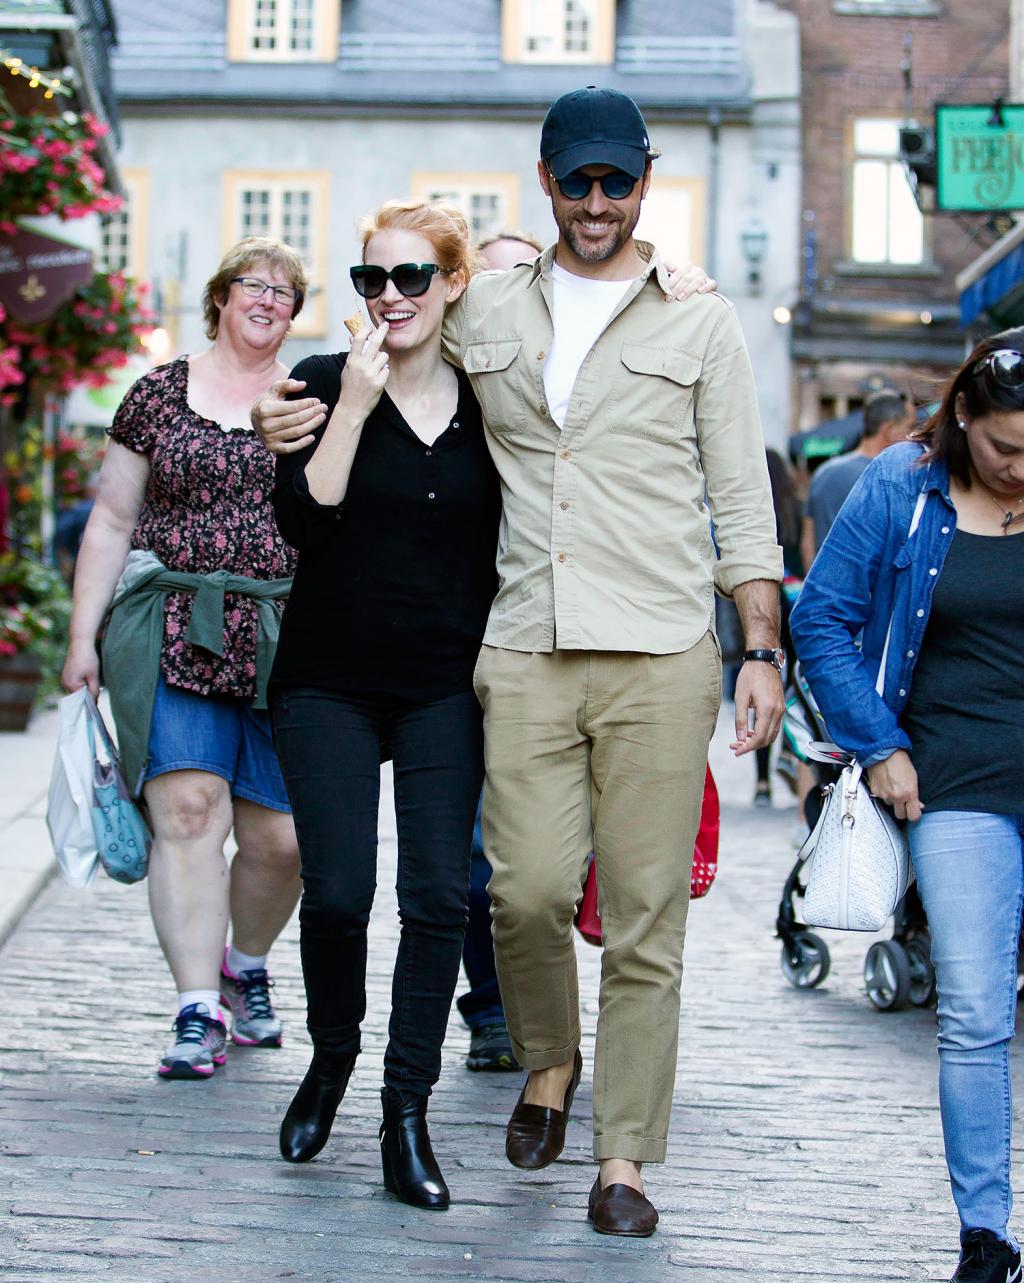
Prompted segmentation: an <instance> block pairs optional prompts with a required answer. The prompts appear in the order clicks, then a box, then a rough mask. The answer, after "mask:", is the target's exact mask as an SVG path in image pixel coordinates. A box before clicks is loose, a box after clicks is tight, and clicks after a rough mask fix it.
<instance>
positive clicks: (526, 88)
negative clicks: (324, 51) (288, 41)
mask: <svg viewBox="0 0 1024 1283" xmlns="http://www.w3.org/2000/svg"><path fill="white" fill-rule="evenodd" d="M739 4H740V0H703V3H701V4H697V3H695V0H618V3H617V5H616V10H617V17H616V50H615V63H614V65H612V66H600V67H597V66H595V67H593V68H591V67H588V66H586V65H582V66H580V65H573V66H533V65H519V64H505V63H503V62H502V61H501V0H344V2H343V3H342V18H341V39H340V41H339V49H338V58H337V61H335V62H333V63H306V64H296V63H265V62H247V63H229V62H228V61H227V56H226V10H227V5H226V3H225V0H161V2H160V3H154V0H113V5H114V9H115V11H116V13H117V24H118V47H117V52H116V56H115V59H114V74H115V82H116V85H117V90H118V94H119V96H120V98H121V100H122V101H123V102H127V103H133V104H138V105H143V104H147V103H153V104H156V103H164V104H170V103H174V102H180V103H182V104H184V103H189V104H207V105H209V106H210V107H217V106H221V107H227V106H242V105H254V106H260V105H267V104H268V103H274V104H275V105H277V104H279V105H280V106H282V107H283V106H284V105H285V104H288V105H289V106H294V107H297V108H298V107H302V106H306V107H308V106H311V105H315V106H317V107H318V108H327V109H330V108H331V107H337V108H338V109H344V110H345V111H346V112H351V111H358V110H359V109H360V108H363V109H366V110H373V111H374V112H375V113H377V112H379V111H381V110H387V109H392V110H395V111H396V112H399V111H405V110H408V108H409V107H411V106H414V107H419V108H421V109H430V110H435V111H445V110H456V109H457V110H459V111H460V112H463V113H465V112H472V111H473V109H474V108H479V109H487V110H494V109H498V110H502V109H504V110H509V111H515V110H516V109H517V108H534V107H537V106H541V105H544V104H546V103H548V102H550V101H551V99H552V98H554V97H556V96H557V95H558V94H559V93H562V92H564V91H565V90H566V88H569V87H572V86H575V85H576V84H579V83H587V82H593V83H598V84H600V85H602V86H608V87H611V88H616V89H621V90H623V91H624V92H626V93H629V94H631V95H632V96H633V97H634V98H636V99H638V100H639V101H640V102H642V103H643V104H644V106H645V107H646V108H654V109H655V110H656V109H657V108H658V107H663V108H671V109H674V110H675V111H678V110H679V109H681V108H682V109H686V108H690V109H694V108H695V109H699V110H704V109H706V108H707V107H710V106H718V107H720V108H722V109H724V110H725V111H729V110H739V111H741V112H742V111H744V110H745V109H746V108H747V106H748V101H749V82H748V75H747V71H746V67H745V62H744V57H743V50H742V46H741V41H740V37H739V31H738V19H737V15H736V9H737V7H738V5H739Z"/></svg>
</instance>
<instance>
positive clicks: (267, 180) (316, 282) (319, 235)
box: [222, 169, 330, 338]
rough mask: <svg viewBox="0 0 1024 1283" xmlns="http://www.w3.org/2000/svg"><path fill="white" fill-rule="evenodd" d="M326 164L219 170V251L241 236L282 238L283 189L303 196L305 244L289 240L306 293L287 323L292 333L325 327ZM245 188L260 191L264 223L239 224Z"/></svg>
mask: <svg viewBox="0 0 1024 1283" xmlns="http://www.w3.org/2000/svg"><path fill="white" fill-rule="evenodd" d="M329 191H330V174H329V173H328V171H327V170H319V169H309V170H243V169H235V170H228V171H226V172H225V174H224V229H223V237H222V239H223V243H224V249H225V251H226V250H228V249H230V247H231V246H232V245H234V244H235V243H236V241H240V240H241V239H242V237H243V236H253V235H255V236H259V235H266V236H275V237H277V238H278V239H279V240H283V241H287V240H288V237H287V235H286V234H285V233H286V231H287V228H286V221H287V219H286V207H287V202H288V195H289V193H302V194H304V195H307V196H308V199H309V234H308V239H307V243H306V245H305V246H302V245H295V244H293V248H294V249H296V250H298V251H299V253H300V254H301V256H302V260H303V264H304V266H305V268H306V274H307V276H308V277H309V287H310V288H309V295H308V296H307V298H306V301H305V303H304V305H303V308H302V311H301V312H300V313H299V315H298V316H297V317H296V318H295V321H294V322H293V324H292V330H291V332H292V334H294V335H296V336H297V337H308V338H322V337H323V336H324V335H325V334H326V333H327V294H326V290H325V289H324V281H325V280H326V264H327V228H328V194H329ZM247 192H259V193H264V194H265V195H266V198H267V199H266V204H267V211H268V217H267V219H266V222H265V226H263V227H261V228H249V227H246V226H245V223H244V214H243V205H244V201H245V196H246V193H247Z"/></svg>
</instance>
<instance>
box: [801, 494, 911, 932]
mask: <svg viewBox="0 0 1024 1283" xmlns="http://www.w3.org/2000/svg"><path fill="white" fill-rule="evenodd" d="M924 501H925V495H924V492H923V491H922V492H921V494H920V495H918V499H917V505H916V506H915V508H914V515H913V517H912V519H911V522H910V530H909V532H908V534H907V538H908V539H909V538H910V536H911V535H912V534H913V533H914V531H915V530H916V529H917V526H918V523H919V522H920V520H921V512H922V511H923V509H924ZM891 636H892V620H890V621H889V630H888V632H887V633H886V638H885V645H884V647H883V649H882V658H881V662H880V663H879V666H878V679H877V681H876V682H875V690H876V691H877V692H878V694H879V695H881V694H882V692H883V690H884V688H885V667H886V661H887V659H888V655H889V640H890V638H891ZM806 751H807V754H808V756H810V757H812V758H814V759H815V760H817V761H828V762H844V763H845V766H844V768H843V772H842V774H841V775H840V777H839V780H838V782H837V783H835V784H830V785H828V786H827V787H826V788H825V790H824V793H825V796H824V798H823V801H822V807H821V814H820V815H819V816H818V822H817V824H815V826H814V828H813V829H812V830H811V832H810V833H809V834H808V836H807V839H806V841H805V842H804V844H803V846H802V847H801V848H800V852H799V856H798V858H799V860H801V861H802V862H806V863H807V864H808V870H807V885H806V890H805V893H804V906H803V918H804V921H805V922H806V923H807V925H808V926H811V927H831V928H833V929H835V930H838V931H881V929H882V928H883V927H884V926H885V924H886V922H888V920H889V919H890V918H891V917H892V915H893V913H894V912H895V910H896V906H897V905H898V904H899V902H900V900H902V898H903V896H904V895H905V894H906V891H907V887H908V886H909V885H910V883H911V880H912V878H913V873H912V871H911V865H910V846H909V843H908V842H907V836H906V834H905V833H904V831H903V829H902V828H901V826H900V824H899V822H898V821H897V820H896V818H895V816H894V815H893V814H892V812H891V811H890V810H889V808H888V807H887V806H886V805H885V804H884V803H883V802H880V801H879V800H878V799H877V798H875V797H873V796H872V795H871V793H870V791H869V789H868V786H867V784H866V783H865V781H864V778H863V767H862V766H861V765H860V764H859V763H858V762H857V761H856V759H855V758H854V757H853V755H852V754H849V753H844V752H843V750H842V749H840V748H838V747H837V746H836V745H835V744H824V743H812V744H808V745H807V748H806Z"/></svg>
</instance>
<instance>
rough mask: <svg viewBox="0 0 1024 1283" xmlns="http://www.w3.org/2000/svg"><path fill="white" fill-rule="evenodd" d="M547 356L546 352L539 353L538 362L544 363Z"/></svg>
mask: <svg viewBox="0 0 1024 1283" xmlns="http://www.w3.org/2000/svg"><path fill="white" fill-rule="evenodd" d="M546 355H547V354H546V353H545V352H538V353H537V360H538V361H543V360H544V357H545V356H546Z"/></svg>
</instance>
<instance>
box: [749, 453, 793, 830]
mask: <svg viewBox="0 0 1024 1283" xmlns="http://www.w3.org/2000/svg"><path fill="white" fill-rule="evenodd" d="M765 458H766V460H767V462H768V480H769V481H770V482H771V487H772V507H773V508H774V510H775V538H776V540H777V541H778V543H779V545H780V547H781V548H782V564H783V570H784V573H785V579H784V581H783V584H782V585H781V586H780V588H779V607H780V626H781V637H782V649H783V650H784V651H785V652H786V661H787V664H788V666H789V669H788V671H792V663H793V653H792V652H793V643H792V640H791V639H790V636H789V612H790V593H791V592H793V591H794V586H796V587H798V586H799V580H801V579H802V578H803V562H802V559H801V556H800V500H799V499H798V497H797V492H796V485H795V483H794V481H793V474H792V471H791V469H790V467H789V464H788V463H787V462H786V460H785V459H784V458H783V457H782V455H781V454H779V452H778V450H773V449H772V448H771V447H769V448H768V449H767V450H765ZM771 753H772V750H771V745H770V744H765V745H764V746H762V747H761V748H759V749H758V750H757V752H756V753H755V759H756V769H757V783H756V785H755V788H754V805H755V806H771V804H772V786H771V774H770V772H771Z"/></svg>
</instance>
